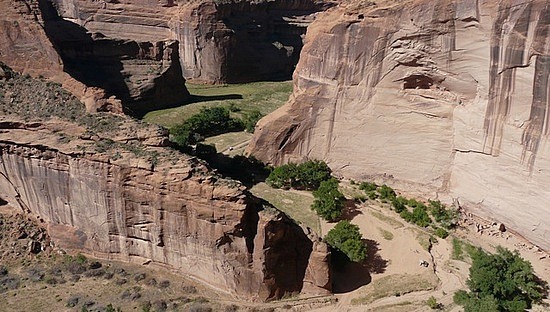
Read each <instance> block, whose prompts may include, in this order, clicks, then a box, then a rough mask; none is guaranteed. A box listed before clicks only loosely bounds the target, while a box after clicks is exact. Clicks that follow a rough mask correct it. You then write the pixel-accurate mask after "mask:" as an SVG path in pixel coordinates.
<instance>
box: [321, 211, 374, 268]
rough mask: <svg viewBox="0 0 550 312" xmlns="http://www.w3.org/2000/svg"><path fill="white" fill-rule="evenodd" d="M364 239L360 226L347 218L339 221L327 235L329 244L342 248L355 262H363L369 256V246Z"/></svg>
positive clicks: (326, 239)
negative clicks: (367, 246)
mask: <svg viewBox="0 0 550 312" xmlns="http://www.w3.org/2000/svg"><path fill="white" fill-rule="evenodd" d="M362 239H363V237H362V236H361V233H360V232H359V227H358V226H357V225H355V224H351V223H350V222H349V221H347V220H342V221H340V222H338V224H336V226H335V227H334V228H333V229H332V230H330V231H329V232H328V233H327V235H326V236H325V241H326V242H327V244H329V245H330V246H332V248H334V249H337V250H340V251H341V252H342V253H344V254H345V255H346V256H347V257H348V258H349V259H350V260H351V261H354V262H362V261H364V260H365V259H366V258H367V248H366V247H365V245H364V244H363V242H362Z"/></svg>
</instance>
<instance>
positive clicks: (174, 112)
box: [143, 81, 292, 128]
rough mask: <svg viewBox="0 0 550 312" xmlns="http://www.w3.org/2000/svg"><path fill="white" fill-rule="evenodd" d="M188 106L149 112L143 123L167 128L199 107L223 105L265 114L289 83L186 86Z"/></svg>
mask: <svg viewBox="0 0 550 312" xmlns="http://www.w3.org/2000/svg"><path fill="white" fill-rule="evenodd" d="M186 86H187V89H188V90H189V92H190V93H191V95H193V96H195V98H194V100H193V102H192V103H189V104H186V105H182V106H179V107H175V108H168V109H161V110H156V111H152V112H149V113H148V114H146V115H145V116H144V117H143V120H145V121H146V122H149V123H153V124H157V125H161V126H164V127H167V128H170V127H172V126H174V125H177V124H179V123H181V122H183V121H184V120H185V119H187V118H189V117H190V116H192V115H194V114H197V113H198V112H200V110H201V108H205V107H214V106H225V107H230V106H231V107H233V108H236V109H237V110H239V111H238V112H236V113H235V114H237V115H239V114H241V113H244V112H250V111H253V110H259V111H260V112H261V113H262V114H264V115H267V114H269V113H271V112H272V111H274V110H275V109H277V108H279V107H280V106H282V105H283V104H284V103H285V102H286V101H287V100H288V97H289V96H290V93H291V92H292V82H291V81H283V82H253V83H246V84H231V85H200V84H189V83H188V84H187V85H186Z"/></svg>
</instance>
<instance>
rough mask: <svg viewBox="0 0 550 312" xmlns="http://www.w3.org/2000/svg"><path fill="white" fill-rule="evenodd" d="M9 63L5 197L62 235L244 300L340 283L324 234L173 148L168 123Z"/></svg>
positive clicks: (2, 164)
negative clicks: (109, 109)
mask: <svg viewBox="0 0 550 312" xmlns="http://www.w3.org/2000/svg"><path fill="white" fill-rule="evenodd" d="M0 68H2V71H3V72H4V74H3V75H2V77H0V87H2V88H1V89H2V90H3V91H4V92H5V93H1V94H0V111H1V112H2V113H3V115H2V116H0V199H2V200H1V202H2V203H5V201H7V202H8V203H10V204H11V205H12V206H13V207H17V208H19V209H21V211H22V212H25V213H26V214H28V215H30V216H32V217H35V218H36V219H38V220H41V221H42V222H43V223H44V225H45V226H46V227H47V229H48V234H49V235H50V237H51V238H52V241H53V242H54V243H55V244H57V245H58V246H61V247H63V248H70V249H75V250H82V251H84V252H86V253H89V254H93V255H94V256H96V257H101V258H107V259H118V260H123V261H131V262H137V263H148V262H153V263H156V264H159V265H162V266H165V267H168V268H171V269H174V270H176V271H179V272H181V273H184V274H188V275H191V276H193V277H195V278H197V279H199V280H201V281H203V282H205V283H207V284H209V285H212V286H213V287H216V288H218V289H220V290H222V291H226V292H230V293H234V294H236V295H238V296H241V297H243V298H249V299H250V298H252V299H257V300H268V299H274V298H280V297H281V296H283V295H284V294H285V293H294V292H299V291H307V292H310V293H324V292H327V290H330V286H331V284H330V271H329V263H328V257H329V254H328V252H327V250H326V245H325V244H324V243H322V242H320V240H319V238H317V237H315V235H313V234H311V233H309V231H308V229H303V228H301V227H299V226H298V225H296V224H295V223H293V222H292V221H291V220H290V219H289V218H288V217H286V216H285V215H284V214H282V213H281V212H279V211H276V210H274V209H272V208H269V209H268V208H265V209H264V207H262V206H261V205H259V204H256V203H255V202H254V201H253V200H252V198H251V195H248V194H247V193H246V192H245V190H244V187H242V186H241V185H240V184H239V183H238V182H236V181H233V180H226V179H223V178H221V177H219V176H217V175H216V174H215V173H213V172H212V171H211V170H210V169H209V168H208V167H207V166H206V165H205V164H204V163H203V162H201V161H199V160H197V159H196V158H194V157H190V156H187V155H184V154H181V153H179V152H176V151H174V150H171V149H168V148H166V145H167V142H168V140H167V133H166V131H165V130H164V129H161V128H157V127H152V126H149V125H145V124H142V123H139V122H136V121H133V120H130V119H128V118H124V117H121V116H116V115H111V114H106V113H96V114H94V115H87V114H85V112H84V107H83V105H82V104H81V103H78V101H77V100H76V99H75V98H74V97H71V96H70V94H68V93H67V92H64V91H63V89H61V88H60V87H59V86H58V85H55V84H51V83H49V82H45V81H39V80H34V79H32V78H28V77H24V76H19V75H17V73H13V72H10V71H9V69H7V68H5V67H3V66H2V67H0ZM41 85H43V86H42V87H41ZM25 91H27V92H30V93H31V94H27V93H26V92H25ZM35 93H39V95H37V94H35ZM37 96H38V97H39V96H43V97H44V100H43V101H37V99H36V97H37ZM71 120H74V121H72V122H71ZM323 248H324V249H323Z"/></svg>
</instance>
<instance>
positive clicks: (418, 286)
mask: <svg viewBox="0 0 550 312" xmlns="http://www.w3.org/2000/svg"><path fill="white" fill-rule="evenodd" d="M438 283H439V280H438V279H437V277H435V276H434V275H432V274H428V273H425V274H422V275H411V274H399V275H398V274H393V275H388V276H385V277H382V278H380V279H377V280H375V281H373V282H372V283H370V284H369V285H368V286H367V287H366V291H367V294H366V295H364V296H361V297H358V298H354V299H352V301H351V303H352V304H354V305H359V304H369V303H372V302H374V301H375V300H377V299H380V298H385V297H390V296H402V295H404V294H408V293H411V292H415V291H423V290H432V289H435V287H436V286H437V284H438Z"/></svg>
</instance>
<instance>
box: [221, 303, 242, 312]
mask: <svg viewBox="0 0 550 312" xmlns="http://www.w3.org/2000/svg"><path fill="white" fill-rule="evenodd" d="M224 311H225V312H237V311H239V306H237V305H234V304H232V305H228V306H225V309H224Z"/></svg>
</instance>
